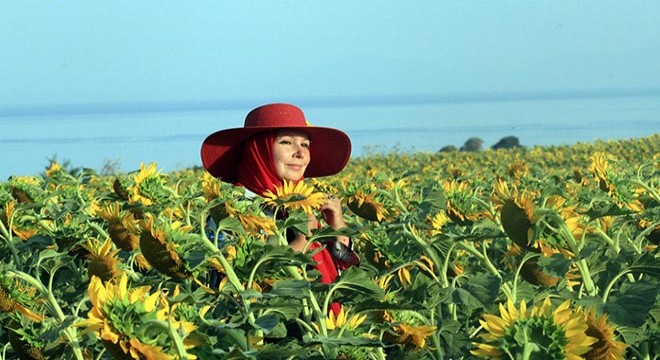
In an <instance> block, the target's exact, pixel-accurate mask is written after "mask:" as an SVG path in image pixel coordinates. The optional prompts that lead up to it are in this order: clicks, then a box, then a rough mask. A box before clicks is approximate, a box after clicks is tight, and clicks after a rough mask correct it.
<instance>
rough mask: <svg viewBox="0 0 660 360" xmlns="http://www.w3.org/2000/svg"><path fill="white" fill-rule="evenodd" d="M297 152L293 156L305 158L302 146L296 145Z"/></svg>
mask: <svg viewBox="0 0 660 360" xmlns="http://www.w3.org/2000/svg"><path fill="white" fill-rule="evenodd" d="M295 150H296V151H295V152H294V153H293V156H295V157H297V158H303V157H304V156H305V148H304V147H303V146H302V145H300V144H299V145H296V147H295Z"/></svg>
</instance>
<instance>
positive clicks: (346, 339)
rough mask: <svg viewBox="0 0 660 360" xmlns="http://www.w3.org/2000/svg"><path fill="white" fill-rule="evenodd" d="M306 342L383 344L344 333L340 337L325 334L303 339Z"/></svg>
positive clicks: (354, 344)
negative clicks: (330, 336)
mask: <svg viewBox="0 0 660 360" xmlns="http://www.w3.org/2000/svg"><path fill="white" fill-rule="evenodd" d="M304 342H305V343H306V344H328V345H333V346H341V345H349V346H367V347H377V346H382V345H383V344H382V343H381V342H380V341H375V340H370V339H367V338H364V337H352V336H349V335H344V336H342V337H340V338H329V337H326V336H322V335H318V336H314V337H313V338H308V339H305V340H304Z"/></svg>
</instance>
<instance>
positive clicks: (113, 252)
mask: <svg viewBox="0 0 660 360" xmlns="http://www.w3.org/2000/svg"><path fill="white" fill-rule="evenodd" d="M112 244H113V243H112V241H111V240H110V239H106V240H105V241H104V242H103V243H101V242H100V241H98V240H92V239H88V240H87V244H84V245H82V247H83V248H85V249H86V250H87V251H89V264H88V267H87V269H88V274H89V278H90V279H91V278H92V277H93V276H97V277H98V278H100V279H101V281H103V282H106V281H109V280H112V279H114V278H116V277H117V275H118V274H119V269H118V267H117V266H118V265H119V263H120V262H121V261H120V260H119V258H118V257H117V253H118V252H119V249H113V248H112Z"/></svg>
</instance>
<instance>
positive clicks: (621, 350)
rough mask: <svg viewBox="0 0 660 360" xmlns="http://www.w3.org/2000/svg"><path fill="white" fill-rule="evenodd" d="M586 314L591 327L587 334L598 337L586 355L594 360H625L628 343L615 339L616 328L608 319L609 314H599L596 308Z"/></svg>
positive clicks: (588, 324)
mask: <svg viewBox="0 0 660 360" xmlns="http://www.w3.org/2000/svg"><path fill="white" fill-rule="evenodd" d="M584 316H585V319H586V322H587V326H588V327H589V328H588V329H587V335H589V336H591V337H594V338H596V339H598V341H597V342H596V343H594V344H592V345H591V350H589V352H587V353H586V354H585V355H584V357H585V358H586V359H592V360H623V359H624V357H623V356H624V354H625V351H626V346H627V345H626V343H624V342H621V341H617V340H616V339H615V335H614V328H613V327H612V324H611V323H610V322H609V321H608V320H607V314H603V315H601V316H597V315H596V311H595V310H594V309H589V310H587V311H585V312H584Z"/></svg>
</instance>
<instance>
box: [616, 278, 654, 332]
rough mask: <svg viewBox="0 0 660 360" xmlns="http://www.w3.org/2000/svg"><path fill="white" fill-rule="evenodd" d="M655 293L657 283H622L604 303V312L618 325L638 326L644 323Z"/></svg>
mask: <svg viewBox="0 0 660 360" xmlns="http://www.w3.org/2000/svg"><path fill="white" fill-rule="evenodd" d="M657 295H658V284H657V283H649V282H636V283H623V285H621V287H620V288H619V292H618V293H617V294H615V295H612V296H611V297H610V301H608V302H607V303H606V304H605V312H607V313H608V314H609V317H610V320H612V321H613V322H615V323H617V324H619V325H623V326H630V327H639V326H642V324H644V322H645V318H646V316H647V315H648V314H649V311H650V310H651V308H652V307H653V305H654V304H655V298H656V296H657Z"/></svg>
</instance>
